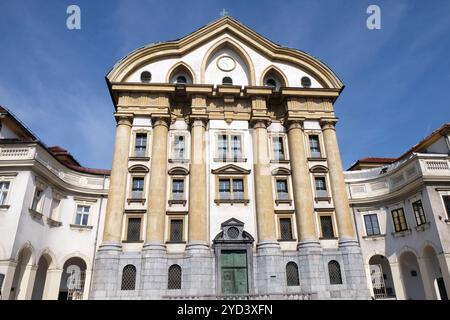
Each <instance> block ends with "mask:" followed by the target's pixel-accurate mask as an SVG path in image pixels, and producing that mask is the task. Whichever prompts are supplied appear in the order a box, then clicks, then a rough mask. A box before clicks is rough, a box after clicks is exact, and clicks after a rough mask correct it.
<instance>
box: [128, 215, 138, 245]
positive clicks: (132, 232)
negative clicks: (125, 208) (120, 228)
mask: <svg viewBox="0 0 450 320" xmlns="http://www.w3.org/2000/svg"><path fill="white" fill-rule="evenodd" d="M140 240H141V218H129V219H128V230H127V241H140Z"/></svg>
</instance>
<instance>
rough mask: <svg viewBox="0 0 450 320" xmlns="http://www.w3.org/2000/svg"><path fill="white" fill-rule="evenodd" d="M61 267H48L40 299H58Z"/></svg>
mask: <svg viewBox="0 0 450 320" xmlns="http://www.w3.org/2000/svg"><path fill="white" fill-rule="evenodd" d="M62 273H63V270H62V269H48V270H47V277H46V278H45V286H44V293H43V295H42V300H58V296H59V287H60V284H61V276H62Z"/></svg>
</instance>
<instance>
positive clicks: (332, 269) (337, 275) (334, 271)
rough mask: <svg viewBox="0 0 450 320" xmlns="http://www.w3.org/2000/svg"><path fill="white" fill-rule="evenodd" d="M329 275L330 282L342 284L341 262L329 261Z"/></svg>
mask: <svg viewBox="0 0 450 320" xmlns="http://www.w3.org/2000/svg"><path fill="white" fill-rule="evenodd" d="M328 275H329V277H330V284H342V275H341V266H340V265H339V262H337V261H335V260H331V261H330V262H328Z"/></svg>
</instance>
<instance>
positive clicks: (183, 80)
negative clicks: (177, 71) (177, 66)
mask: <svg viewBox="0 0 450 320" xmlns="http://www.w3.org/2000/svg"><path fill="white" fill-rule="evenodd" d="M176 83H180V84H186V83H187V79H186V77H185V76H178V77H177V80H176Z"/></svg>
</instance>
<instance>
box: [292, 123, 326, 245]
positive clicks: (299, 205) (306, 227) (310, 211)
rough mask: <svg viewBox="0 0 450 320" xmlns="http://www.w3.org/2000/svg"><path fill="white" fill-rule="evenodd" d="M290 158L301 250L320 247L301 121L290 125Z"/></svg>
mask: <svg viewBox="0 0 450 320" xmlns="http://www.w3.org/2000/svg"><path fill="white" fill-rule="evenodd" d="M288 144H289V157H290V163H291V171H292V186H293V196H294V204H295V218H296V222H297V233H298V237H299V244H298V246H299V248H300V247H308V246H318V245H319V241H318V237H317V234H316V227H315V223H314V202H313V194H312V188H311V179H310V174H309V170H308V162H307V159H306V152H305V142H304V134H303V128H302V125H301V122H300V121H290V122H289V123H288Z"/></svg>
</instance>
